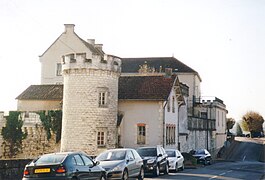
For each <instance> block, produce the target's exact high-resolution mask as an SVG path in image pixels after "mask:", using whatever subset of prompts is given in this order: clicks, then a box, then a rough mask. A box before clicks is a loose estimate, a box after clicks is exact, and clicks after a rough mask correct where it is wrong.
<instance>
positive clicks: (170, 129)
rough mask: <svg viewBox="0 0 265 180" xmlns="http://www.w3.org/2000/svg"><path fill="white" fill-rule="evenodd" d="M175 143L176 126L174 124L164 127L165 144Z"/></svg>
mask: <svg viewBox="0 0 265 180" xmlns="http://www.w3.org/2000/svg"><path fill="white" fill-rule="evenodd" d="M175 143H176V126H175V125H174V124H167V125H166V144H167V145H168V144H175Z"/></svg>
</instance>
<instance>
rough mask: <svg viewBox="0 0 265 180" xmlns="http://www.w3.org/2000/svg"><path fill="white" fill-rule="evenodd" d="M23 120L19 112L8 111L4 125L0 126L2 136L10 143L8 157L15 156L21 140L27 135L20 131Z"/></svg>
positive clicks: (18, 150) (19, 148)
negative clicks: (0, 127)
mask: <svg viewBox="0 0 265 180" xmlns="http://www.w3.org/2000/svg"><path fill="white" fill-rule="evenodd" d="M22 126H23V121H22V119H21V116H20V112H17V111H10V112H9V116H7V117H6V125H5V127H3V128H2V132H1V134H2V136H3V138H4V140H5V141H6V142H7V143H8V144H9V145H10V148H9V149H10V151H9V157H10V158H11V157H13V156H15V155H16V154H17V153H18V152H20V150H21V146H22V140H23V139H25V138H26V137H27V133H24V132H23V131H22Z"/></svg>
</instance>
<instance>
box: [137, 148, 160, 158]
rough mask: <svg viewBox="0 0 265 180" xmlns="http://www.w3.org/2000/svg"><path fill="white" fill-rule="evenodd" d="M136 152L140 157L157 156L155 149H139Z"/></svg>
mask: <svg viewBox="0 0 265 180" xmlns="http://www.w3.org/2000/svg"><path fill="white" fill-rule="evenodd" d="M137 152H138V154H139V155H140V156H142V157H148V156H151V157H153V156H157V151H156V148H140V149H137Z"/></svg>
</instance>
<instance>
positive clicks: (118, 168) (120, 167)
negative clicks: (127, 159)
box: [111, 164, 123, 171]
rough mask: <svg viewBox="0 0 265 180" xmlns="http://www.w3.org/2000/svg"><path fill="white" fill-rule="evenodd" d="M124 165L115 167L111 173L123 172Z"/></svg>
mask: <svg viewBox="0 0 265 180" xmlns="http://www.w3.org/2000/svg"><path fill="white" fill-rule="evenodd" d="M122 170H123V168H122V164H119V165H118V166H116V167H114V168H113V169H112V170H111V171H122Z"/></svg>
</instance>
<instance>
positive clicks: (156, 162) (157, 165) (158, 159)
mask: <svg viewBox="0 0 265 180" xmlns="http://www.w3.org/2000/svg"><path fill="white" fill-rule="evenodd" d="M137 152H138V153H139V155H140V156H141V157H142V158H143V160H144V171H145V173H152V174H153V175H154V176H159V175H160V172H164V174H168V171H169V169H168V164H169V162H168V156H167V154H166V151H165V149H164V148H163V147H162V146H156V147H140V148H138V149H137Z"/></svg>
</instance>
